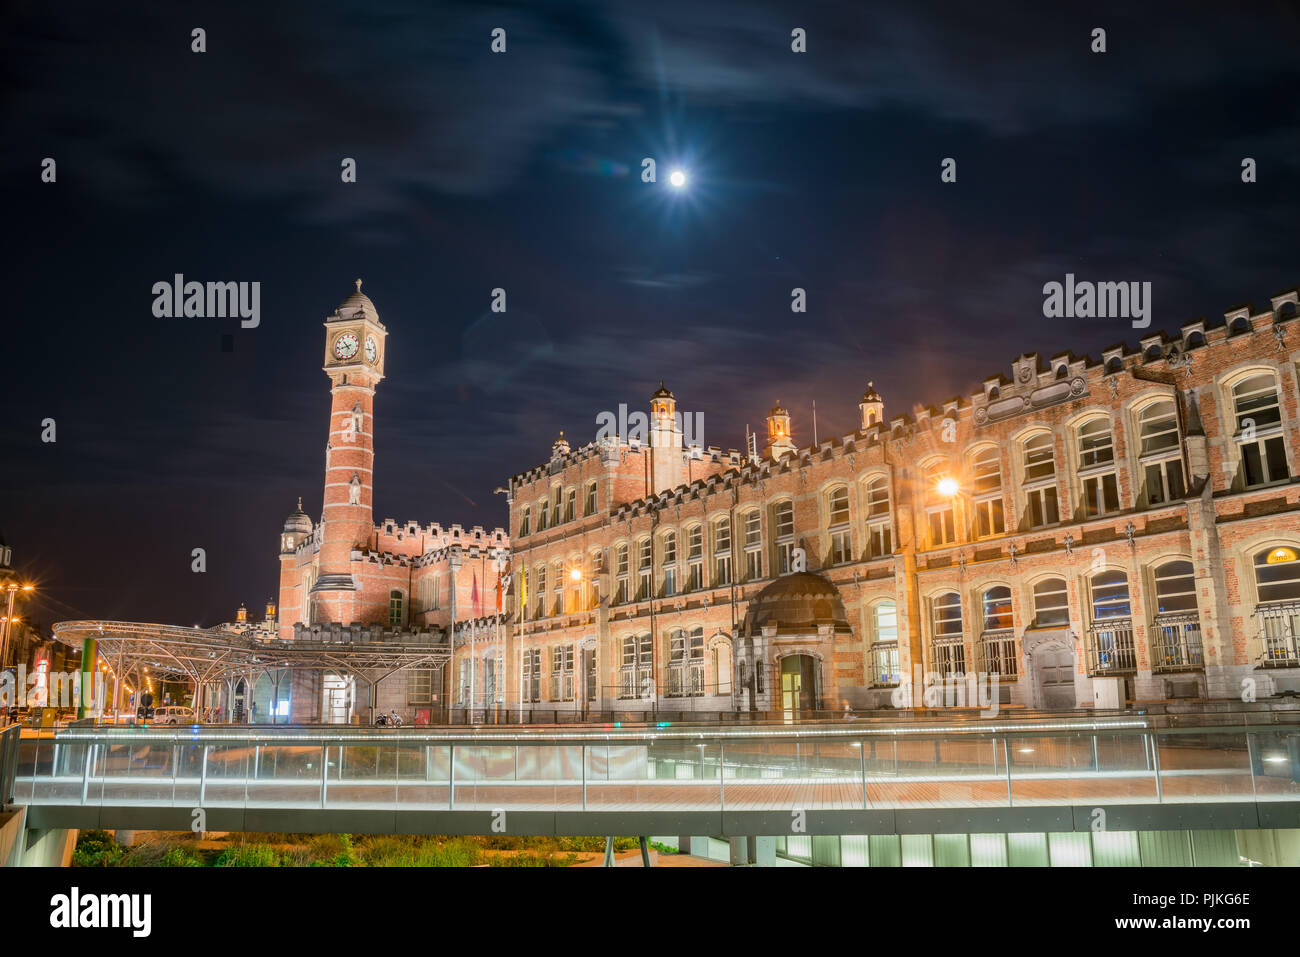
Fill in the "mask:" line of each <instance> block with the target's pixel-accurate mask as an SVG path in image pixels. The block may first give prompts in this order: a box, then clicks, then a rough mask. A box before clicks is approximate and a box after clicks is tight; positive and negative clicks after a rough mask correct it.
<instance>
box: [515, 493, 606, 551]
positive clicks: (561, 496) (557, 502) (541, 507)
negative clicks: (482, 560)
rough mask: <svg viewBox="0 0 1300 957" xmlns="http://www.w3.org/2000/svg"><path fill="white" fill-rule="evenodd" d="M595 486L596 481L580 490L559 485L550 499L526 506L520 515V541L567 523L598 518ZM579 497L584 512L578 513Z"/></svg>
mask: <svg viewBox="0 0 1300 957" xmlns="http://www.w3.org/2000/svg"><path fill="white" fill-rule="evenodd" d="M596 484H597V483H596V482H595V481H590V482H586V483H585V484H584V485H583V486H582V487H581V489H579V487H578V486H576V485H570V486H569V487H568V488H564V487H562V486H559V485H556V486H554V487H553V488H552V489H551V495H550V498H549V499H546V498H540V499H538V500H537V501H536V502H535V503H533V504H532V505H525V506H524V507H523V508H522V509H520V513H519V537H520V538H523V537H524V536H526V535H531V534H533V533H534V532H544V531H546V530H547V529H548V528H554V527H555V526H557V525H562V524H564V523H565V522H572V521H574V520H575V519H577V518H586V517H587V516H589V515H595V514H596ZM580 494H581V496H582V501H581V507H582V510H581V512H579V510H578V508H579V500H578V496H579V495H580ZM534 522H535V523H536V526H535V527H534Z"/></svg>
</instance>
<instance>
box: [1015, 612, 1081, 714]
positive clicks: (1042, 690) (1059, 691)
mask: <svg viewBox="0 0 1300 957" xmlns="http://www.w3.org/2000/svg"><path fill="white" fill-rule="evenodd" d="M1022 645H1023V647H1024V650H1025V659H1026V663H1027V664H1028V666H1029V667H1028V671H1029V674H1030V680H1031V681H1032V682H1033V700H1032V706H1033V707H1035V708H1038V709H1040V710H1043V711H1069V710H1072V709H1073V708H1074V707H1075V706H1076V695H1075V688H1074V676H1075V660H1074V638H1073V636H1072V635H1071V634H1070V633H1069V632H1068V631H1061V632H1052V633H1049V634H1045V635H1035V636H1033V637H1029V636H1026V637H1025V638H1024V639H1023V640H1022Z"/></svg>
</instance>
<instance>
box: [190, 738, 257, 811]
mask: <svg viewBox="0 0 1300 957" xmlns="http://www.w3.org/2000/svg"><path fill="white" fill-rule="evenodd" d="M252 758H253V746H252V744H251V743H250V742H249V741H246V740H238V741H227V740H215V741H213V743H212V745H211V747H210V748H209V749H208V757H207V762H206V764H205V765H204V766H203V779H202V782H201V784H200V793H201V801H202V806H203V807H243V806H244V805H245V803H246V802H247V800H248V772H249V768H250V767H251V766H252Z"/></svg>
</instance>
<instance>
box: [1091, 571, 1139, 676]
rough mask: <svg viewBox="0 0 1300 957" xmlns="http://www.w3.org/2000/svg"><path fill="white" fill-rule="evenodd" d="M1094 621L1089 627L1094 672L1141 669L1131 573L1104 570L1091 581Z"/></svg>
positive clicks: (1099, 673) (1111, 672)
mask: <svg viewBox="0 0 1300 957" xmlns="http://www.w3.org/2000/svg"><path fill="white" fill-rule="evenodd" d="M1088 584H1089V591H1090V593H1091V607H1092V623H1091V624H1090V625H1089V627H1088V661H1089V668H1090V670H1091V672H1092V674H1094V675H1107V674H1128V673H1132V672H1133V671H1135V670H1136V669H1137V652H1136V650H1135V648H1134V646H1133V621H1132V618H1131V615H1132V606H1131V604H1130V601H1129V590H1128V576H1127V575H1126V574H1124V572H1122V571H1119V570H1115V571H1104V572H1098V573H1097V574H1096V575H1093V576H1092V578H1091V579H1090V580H1089V583H1088Z"/></svg>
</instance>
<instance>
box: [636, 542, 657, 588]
mask: <svg viewBox="0 0 1300 957" xmlns="http://www.w3.org/2000/svg"><path fill="white" fill-rule="evenodd" d="M653 550H654V546H653V543H652V540H651V539H650V537H649V536H646V537H645V538H643V539H641V541H639V542H637V546H636V600H637V601H645V600H646V599H647V598H649V597H650V587H651V586H650V581H651V579H652V578H653V572H652V570H651V567H650V566H651V557H652V554H653Z"/></svg>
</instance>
